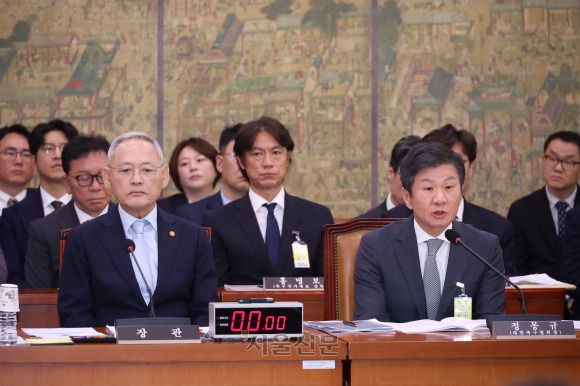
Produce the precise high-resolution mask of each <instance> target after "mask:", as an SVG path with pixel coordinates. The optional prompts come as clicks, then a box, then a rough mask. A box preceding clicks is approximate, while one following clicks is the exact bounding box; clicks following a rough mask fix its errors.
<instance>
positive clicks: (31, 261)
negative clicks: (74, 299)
mask: <svg viewBox="0 0 580 386" xmlns="http://www.w3.org/2000/svg"><path fill="white" fill-rule="evenodd" d="M108 151H109V142H108V141H107V140H106V139H105V138H104V137H93V136H78V137H76V138H74V139H73V140H72V141H70V142H69V143H68V144H67V145H66V146H65V147H64V150H63V151H62V168H63V170H64V172H65V177H64V178H63V182H64V185H65V187H66V190H67V192H68V193H70V194H71V195H72V200H71V201H70V202H69V203H68V204H66V205H65V206H63V207H62V208H61V209H60V210H57V211H55V212H53V213H51V214H49V215H48V216H46V217H43V218H41V219H38V220H35V221H33V222H32V223H31V224H30V238H29V243H28V252H27V255H26V261H25V262H24V273H25V275H26V282H27V283H28V284H29V285H30V286H31V287H33V288H58V273H59V265H60V231H61V230H63V229H70V228H74V227H76V226H77V225H79V224H82V223H84V222H85V221H88V220H91V219H93V218H95V217H97V216H100V215H101V214H103V213H107V210H108V208H109V204H110V200H111V189H109V188H108V187H107V186H105V185H104V181H103V172H102V170H103V168H106V167H107V152H108Z"/></svg>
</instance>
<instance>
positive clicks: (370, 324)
mask: <svg viewBox="0 0 580 386" xmlns="http://www.w3.org/2000/svg"><path fill="white" fill-rule="evenodd" d="M304 326H305V327H310V328H314V329H315V330H320V331H324V332H328V333H334V334H336V333H341V332H394V331H395V330H394V329H393V328H392V327H390V326H388V325H386V324H385V323H381V322H379V321H378V320H376V319H370V320H359V321H357V322H356V326H355V325H353V324H345V323H344V322H343V321H342V320H325V321H320V322H304Z"/></svg>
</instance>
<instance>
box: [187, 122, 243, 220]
mask: <svg viewBox="0 0 580 386" xmlns="http://www.w3.org/2000/svg"><path fill="white" fill-rule="evenodd" d="M242 126H243V124H241V123H238V124H236V125H234V126H232V127H226V128H225V129H224V130H223V131H222V133H221V135H220V143H219V151H220V154H219V155H218V156H217V157H216V168H217V170H218V172H220V174H221V176H222V177H221V179H222V187H221V189H220V190H219V192H217V193H215V194H214V195H211V196H209V197H207V198H204V199H203V200H200V201H197V202H192V203H191V204H187V205H182V206H180V207H179V208H177V212H176V214H177V215H178V216H179V217H182V218H184V219H186V220H188V221H191V222H194V223H196V224H201V222H202V219H203V216H204V215H205V214H206V213H207V212H209V211H211V210H213V209H217V208H221V207H222V206H224V205H226V204H229V203H230V202H232V201H235V200H237V199H239V198H242V197H243V196H244V195H245V194H246V193H247V192H248V189H249V188H250V186H249V185H248V181H247V180H246V178H245V177H244V175H243V174H242V172H241V170H240V166H239V165H238V161H237V159H236V153H234V137H235V136H236V134H237V132H238V131H239V130H240V128H241V127H242Z"/></svg>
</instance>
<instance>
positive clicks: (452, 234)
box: [445, 229, 526, 314]
mask: <svg viewBox="0 0 580 386" xmlns="http://www.w3.org/2000/svg"><path fill="white" fill-rule="evenodd" d="M445 238H447V240H449V242H450V243H451V244H459V245H462V246H463V247H464V248H465V249H467V250H468V251H469V252H471V254H472V255H474V256H475V257H477V258H478V259H479V260H481V261H482V262H483V263H484V264H485V265H487V266H488V267H489V268H491V269H492V270H494V271H495V272H496V273H497V274H498V275H500V276H501V277H502V278H503V279H504V280H505V281H506V282H508V283H509V284H510V285H511V286H512V287H514V288H515V289H517V290H518V292H519V293H520V297H521V299H522V314H526V301H525V299H524V293H523V292H522V290H521V289H520V287H518V286H517V285H516V284H515V283H513V282H512V281H511V280H510V279H509V278H508V277H507V276H506V275H504V274H503V273H501V272H500V271H499V270H498V269H497V268H495V267H494V266H493V265H491V264H490V263H489V262H488V261H487V260H485V259H484V258H483V257H481V256H480V255H478V254H477V252H475V251H474V250H473V249H471V248H469V247H468V246H467V245H466V244H465V243H464V242H463V240H461V235H460V234H459V233H458V232H457V231H456V230H454V229H447V230H446V231H445Z"/></svg>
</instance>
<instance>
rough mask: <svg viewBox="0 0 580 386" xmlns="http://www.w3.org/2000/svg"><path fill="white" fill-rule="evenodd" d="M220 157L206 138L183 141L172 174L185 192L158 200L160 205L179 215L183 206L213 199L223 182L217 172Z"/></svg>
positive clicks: (174, 155) (172, 161)
mask: <svg viewBox="0 0 580 386" xmlns="http://www.w3.org/2000/svg"><path fill="white" fill-rule="evenodd" d="M217 155H218V151H217V150H216V148H215V147H213V146H212V145H211V144H210V143H209V142H207V141H206V140H204V139H201V138H189V139H186V140H183V141H181V142H179V143H178V144H177V146H176V147H175V149H174V150H173V153H172V154H171V159H170V160H169V175H170V176H171V179H172V180H173V183H174V184H175V187H176V188H177V189H178V190H179V191H180V192H181V193H177V194H174V195H172V196H170V197H167V198H162V199H160V200H157V205H158V206H159V207H160V208H161V209H163V210H165V211H166V212H169V213H172V214H175V211H176V210H177V208H178V207H179V206H181V205H185V204H189V203H192V202H196V201H199V200H201V199H203V198H206V197H209V196H211V195H212V194H213V189H214V187H215V185H216V183H217V182H218V180H219V179H220V174H219V172H218V171H217V169H216V157H217Z"/></svg>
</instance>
